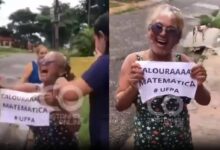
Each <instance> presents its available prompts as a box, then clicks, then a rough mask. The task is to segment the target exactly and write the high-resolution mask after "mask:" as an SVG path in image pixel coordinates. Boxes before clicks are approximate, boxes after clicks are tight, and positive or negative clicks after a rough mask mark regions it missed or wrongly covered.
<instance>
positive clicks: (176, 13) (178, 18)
mask: <svg viewBox="0 0 220 150" xmlns="http://www.w3.org/2000/svg"><path fill="white" fill-rule="evenodd" d="M161 13H167V14H168V15H171V16H172V17H173V18H174V20H175V22H176V26H177V28H178V29H179V30H180V31H182V30H183V27H184V19H183V14H182V12H181V10H180V9H179V8H177V7H175V6H172V5H169V4H161V5H159V6H157V7H156V8H154V9H153V12H152V13H149V14H150V16H149V17H148V19H147V27H149V25H150V24H152V23H153V22H154V21H155V20H156V19H157V17H158V16H159V15H160V14H161Z"/></svg>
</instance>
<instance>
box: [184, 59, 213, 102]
mask: <svg viewBox="0 0 220 150" xmlns="http://www.w3.org/2000/svg"><path fill="white" fill-rule="evenodd" d="M181 57H182V61H185V62H192V61H191V59H190V58H189V57H188V56H186V55H182V56H181ZM191 77H192V78H194V79H196V80H197V82H198V87H197V90H196V95H195V100H196V102H197V103H198V104H200V105H208V104H209V103H210V101H211V96H210V92H209V91H208V90H207V89H206V88H205V87H204V85H203V83H204V81H205V80H206V78H207V73H206V70H205V68H204V67H203V66H202V65H201V64H197V65H196V66H194V67H193V68H192V70H191Z"/></svg>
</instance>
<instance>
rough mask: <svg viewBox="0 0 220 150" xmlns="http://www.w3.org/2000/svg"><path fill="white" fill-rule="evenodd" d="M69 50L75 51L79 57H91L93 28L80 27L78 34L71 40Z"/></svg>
mask: <svg viewBox="0 0 220 150" xmlns="http://www.w3.org/2000/svg"><path fill="white" fill-rule="evenodd" d="M71 49H73V50H77V52H78V55H80V56H91V55H92V54H93V53H92V50H93V49H94V42H93V28H90V27H82V28H81V30H80V32H79V33H78V34H77V35H76V36H74V38H73V39H72V42H71Z"/></svg>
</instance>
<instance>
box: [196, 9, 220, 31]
mask: <svg viewBox="0 0 220 150" xmlns="http://www.w3.org/2000/svg"><path fill="white" fill-rule="evenodd" d="M199 18H200V24H201V25H207V26H209V27H214V28H220V15H219V10H215V11H213V12H212V13H211V16H208V15H201V16H200V17H199Z"/></svg>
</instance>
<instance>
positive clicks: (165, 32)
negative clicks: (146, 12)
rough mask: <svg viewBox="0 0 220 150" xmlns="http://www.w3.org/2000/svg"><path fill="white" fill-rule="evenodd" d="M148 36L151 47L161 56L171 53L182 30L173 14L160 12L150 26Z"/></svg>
mask: <svg viewBox="0 0 220 150" xmlns="http://www.w3.org/2000/svg"><path fill="white" fill-rule="evenodd" d="M148 38H149V40H150V43H149V44H150V48H151V50H152V51H153V52H154V53H155V54H157V55H160V56H166V55H169V54H171V53H172V49H173V47H174V46H175V45H176V44H177V43H178V42H179V39H180V31H179V30H178V28H177V25H176V21H175V19H174V18H173V16H172V15H171V14H166V13H163V14H162V13H160V14H159V15H158V17H157V18H156V19H155V20H154V21H153V23H152V24H151V25H150V26H149V32H148Z"/></svg>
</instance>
